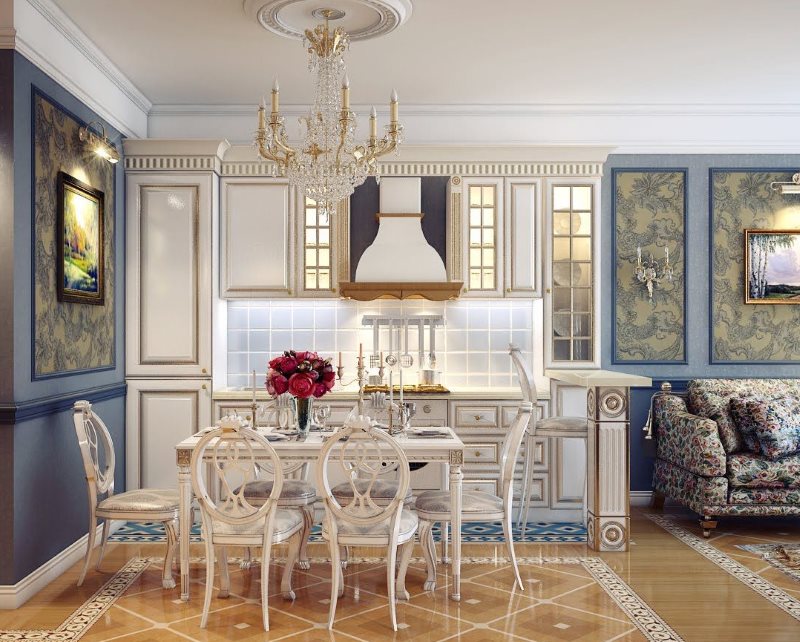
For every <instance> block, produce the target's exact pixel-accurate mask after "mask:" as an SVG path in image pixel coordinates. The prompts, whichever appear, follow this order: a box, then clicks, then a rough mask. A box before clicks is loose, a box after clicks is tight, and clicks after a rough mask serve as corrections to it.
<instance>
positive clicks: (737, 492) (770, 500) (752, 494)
mask: <svg viewBox="0 0 800 642" xmlns="http://www.w3.org/2000/svg"><path fill="white" fill-rule="evenodd" d="M728 502H729V503H731V504H800V488H732V489H731V492H730V493H729V494H728Z"/></svg>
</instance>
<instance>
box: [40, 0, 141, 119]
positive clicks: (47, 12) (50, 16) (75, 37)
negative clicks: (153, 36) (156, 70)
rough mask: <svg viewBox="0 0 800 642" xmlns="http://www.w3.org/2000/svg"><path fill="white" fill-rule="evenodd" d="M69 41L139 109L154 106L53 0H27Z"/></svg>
mask: <svg viewBox="0 0 800 642" xmlns="http://www.w3.org/2000/svg"><path fill="white" fill-rule="evenodd" d="M26 2H27V3H28V4H30V5H31V6H32V7H33V8H34V9H36V11H38V12H39V13H40V14H41V15H42V16H43V17H44V18H45V19H46V20H47V21H48V22H49V23H50V24H51V25H53V27H55V28H56V29H57V30H58V31H59V33H60V34H61V35H62V36H64V38H66V39H67V40H68V41H69V43H70V44H71V45H72V46H73V47H75V48H76V49H78V51H80V52H81V54H83V56H84V57H85V58H86V59H87V60H88V61H89V62H91V63H92V65H94V66H95V67H96V68H97V69H98V70H99V71H100V72H101V73H102V74H103V75H104V76H105V77H106V78H108V79H109V80H110V81H111V82H112V83H114V85H116V87H117V88H118V89H119V90H120V91H121V92H122V93H123V94H125V96H126V97H127V98H128V99H129V100H130V101H131V102H132V103H134V104H135V105H136V106H137V107H139V109H141V110H142V111H143V112H145V113H147V112H149V111H150V109H151V108H152V107H153V103H151V102H150V101H149V100H148V99H147V96H145V95H144V94H143V93H142V92H141V91H139V89H138V88H137V87H136V85H134V84H133V83H132V82H131V81H130V80H129V79H128V77H127V76H126V75H125V74H123V73H122V71H121V70H120V69H119V67H117V66H116V65H115V64H114V63H113V62H111V60H110V59H109V58H108V57H107V56H106V55H105V54H104V53H103V52H102V51H100V49H99V48H98V47H97V45H95V44H94V43H93V42H92V41H91V40H89V38H88V37H87V36H86V34H85V33H83V31H81V30H80V28H79V27H78V26H77V25H76V24H75V23H74V22H73V21H72V20H71V19H70V18H69V16H67V14H66V13H64V12H63V11H62V10H61V9H60V8H59V7H58V6H57V5H56V4H55V3H54V2H53V1H52V0H26Z"/></svg>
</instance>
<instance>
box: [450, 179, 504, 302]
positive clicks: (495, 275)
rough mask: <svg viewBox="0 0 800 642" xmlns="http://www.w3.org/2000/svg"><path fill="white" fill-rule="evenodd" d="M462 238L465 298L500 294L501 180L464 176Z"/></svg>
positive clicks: (501, 265)
mask: <svg viewBox="0 0 800 642" xmlns="http://www.w3.org/2000/svg"><path fill="white" fill-rule="evenodd" d="M461 200H462V203H463V206H462V215H461V226H462V227H461V238H462V239H463V249H462V262H463V267H462V274H463V278H464V291H463V295H462V296H465V297H484V298H492V297H502V296H503V267H504V266H503V264H504V261H503V251H504V250H503V248H504V241H505V237H504V227H503V218H504V210H503V179H502V178H489V177H481V178H466V179H464V180H463V188H462V198H461Z"/></svg>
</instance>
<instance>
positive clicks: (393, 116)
mask: <svg viewBox="0 0 800 642" xmlns="http://www.w3.org/2000/svg"><path fill="white" fill-rule="evenodd" d="M397 107H398V105H397V90H396V89H392V97H391V102H390V103H389V113H390V116H389V120H391V121H392V123H396V122H397V121H398V115H399V110H398V108H397Z"/></svg>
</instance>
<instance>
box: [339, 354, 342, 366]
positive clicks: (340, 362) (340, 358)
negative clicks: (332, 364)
mask: <svg viewBox="0 0 800 642" xmlns="http://www.w3.org/2000/svg"><path fill="white" fill-rule="evenodd" d="M339 367H340V368H341V367H342V353H341V352H339Z"/></svg>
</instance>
